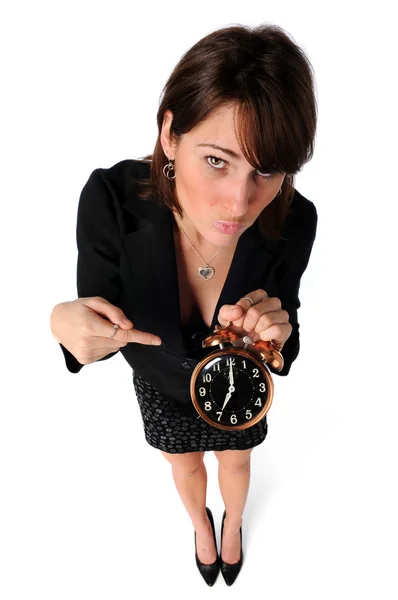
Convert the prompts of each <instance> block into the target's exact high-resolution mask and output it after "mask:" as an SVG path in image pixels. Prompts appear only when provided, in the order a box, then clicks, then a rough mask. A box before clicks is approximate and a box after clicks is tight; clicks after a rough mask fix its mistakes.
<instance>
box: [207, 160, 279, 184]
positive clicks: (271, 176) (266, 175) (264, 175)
mask: <svg viewBox="0 0 398 600" xmlns="http://www.w3.org/2000/svg"><path fill="white" fill-rule="evenodd" d="M209 158H212V159H214V160H215V161H220V162H222V163H224V164H226V163H227V162H228V161H226V160H224V159H222V158H220V157H219V156H214V155H212V154H209V155H207V156H205V159H206V161H207V166H208V167H209V168H210V169H212V170H213V171H222V170H224V169H225V167H222V166H217V165H212V164H211V163H210V162H209V160H208V159H209ZM257 175H258V176H259V177H260V178H261V179H274V178H275V177H277V175H278V173H271V174H270V173H261V172H260V171H257Z"/></svg>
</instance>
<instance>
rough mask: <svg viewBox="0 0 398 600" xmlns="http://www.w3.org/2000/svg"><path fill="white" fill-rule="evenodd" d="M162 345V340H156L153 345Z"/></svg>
mask: <svg viewBox="0 0 398 600" xmlns="http://www.w3.org/2000/svg"><path fill="white" fill-rule="evenodd" d="M161 343H162V340H160V339H159V338H155V339H153V340H152V344H153V345H154V346H160V344H161Z"/></svg>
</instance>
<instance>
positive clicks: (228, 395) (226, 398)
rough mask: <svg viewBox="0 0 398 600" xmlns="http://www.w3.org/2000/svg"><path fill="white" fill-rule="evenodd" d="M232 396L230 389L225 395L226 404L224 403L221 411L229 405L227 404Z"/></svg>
mask: <svg viewBox="0 0 398 600" xmlns="http://www.w3.org/2000/svg"><path fill="white" fill-rule="evenodd" d="M230 389H231V388H229V390H230ZM230 397H231V392H230V391H229V392H228V394H227V395H226V396H225V400H224V404H223V405H222V408H221V412H222V411H223V410H224V408H225V407H226V406H227V404H228V400H229V399H230Z"/></svg>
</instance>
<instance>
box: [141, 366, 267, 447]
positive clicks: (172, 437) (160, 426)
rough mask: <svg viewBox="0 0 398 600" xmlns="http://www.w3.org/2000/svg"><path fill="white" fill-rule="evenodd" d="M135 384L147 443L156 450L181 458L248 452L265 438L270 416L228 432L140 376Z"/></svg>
mask: <svg viewBox="0 0 398 600" xmlns="http://www.w3.org/2000/svg"><path fill="white" fill-rule="evenodd" d="M133 382H134V388H135V393H136V396H137V400H138V404H139V407H140V409H141V416H142V421H143V425H144V433H145V439H146V441H147V442H148V444H150V445H151V446H153V447H154V448H158V449H159V450H163V451H164V452H170V453H173V454H174V453H178V454H182V453H184V452H203V451H207V450H246V449H247V448H253V447H254V446H258V444H261V442H263V441H264V440H265V438H266V435H267V430H268V424H267V415H265V417H263V418H262V419H261V421H259V422H258V423H256V424H255V425H253V426H252V427H248V428H247V429H242V430H238V431H226V430H224V429H218V428H217V427H213V426H212V425H210V424H209V423H207V422H206V421H205V420H204V419H202V417H201V416H200V415H199V414H198V413H197V412H196V410H195V408H194V406H193V404H192V403H188V404H181V403H180V402H177V401H175V400H174V398H171V397H169V396H166V395H165V394H162V393H161V392H160V391H159V390H157V389H156V388H154V387H153V386H152V385H151V384H149V383H148V382H147V381H145V380H144V379H143V378H142V377H140V376H139V375H138V374H137V373H134V374H133Z"/></svg>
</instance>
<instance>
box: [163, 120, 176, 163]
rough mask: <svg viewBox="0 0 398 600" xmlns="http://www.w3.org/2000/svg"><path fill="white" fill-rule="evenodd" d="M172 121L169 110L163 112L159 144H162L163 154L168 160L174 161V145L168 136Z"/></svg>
mask: <svg viewBox="0 0 398 600" xmlns="http://www.w3.org/2000/svg"><path fill="white" fill-rule="evenodd" d="M172 121H173V113H172V112H171V110H170V109H167V110H165V112H164V115H163V123H162V129H161V132H160V142H161V144H162V148H163V152H164V153H165V154H166V156H168V157H169V159H172V160H174V145H173V143H172V140H171V136H170V127H171V123H172Z"/></svg>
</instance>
